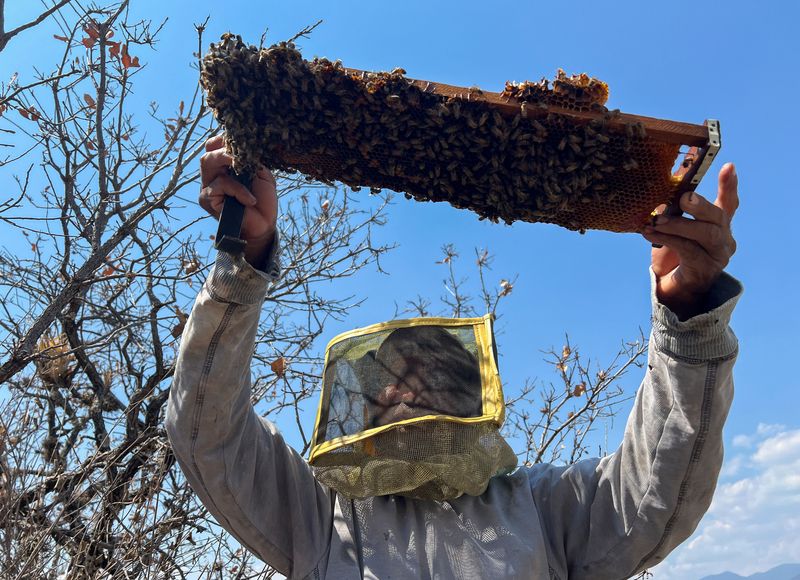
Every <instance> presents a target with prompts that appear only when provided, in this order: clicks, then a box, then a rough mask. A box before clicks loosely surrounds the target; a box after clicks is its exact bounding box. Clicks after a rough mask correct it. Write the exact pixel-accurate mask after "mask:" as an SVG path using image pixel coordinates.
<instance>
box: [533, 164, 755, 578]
mask: <svg viewBox="0 0 800 580" xmlns="http://www.w3.org/2000/svg"><path fill="white" fill-rule="evenodd" d="M737 186H738V180H737V177H736V173H735V169H734V167H733V165H731V164H728V165H726V166H724V167H723V168H722V171H721V172H720V176H719V190H718V196H717V199H716V201H715V202H714V203H713V204H712V203H710V202H708V201H707V200H705V199H704V198H702V197H701V196H699V195H698V194H696V193H687V194H685V195H684V196H683V197H682V198H681V200H680V204H681V209H683V211H685V212H686V213H687V214H689V215H690V216H691V217H692V218H693V219H690V218H687V217H676V216H671V217H667V216H663V217H661V218H659V219H657V220H656V224H655V225H654V226H652V227H648V228H646V229H645V231H644V232H643V235H644V237H645V238H646V239H647V240H648V241H650V242H653V243H656V244H660V245H662V246H663V247H661V248H656V249H653V251H652V267H651V280H652V284H653V291H652V298H653V330H652V335H651V338H650V346H649V352H648V365H647V371H646V375H645V378H644V381H643V383H642V386H641V387H640V389H639V391H638V393H637V396H636V402H635V404H634V408H633V410H632V412H631V415H630V417H629V418H628V422H627V425H626V429H625V436H624V439H623V442H622V445H621V446H620V447H619V449H618V450H617V451H616V452H614V453H613V454H611V455H610V456H608V457H604V458H602V459H594V460H586V461H582V462H579V463H577V464H575V465H573V466H568V467H553V466H546V465H541V466H534V467H533V468H530V471H529V481H530V484H531V491H532V493H533V494H534V497H535V500H536V504H537V507H538V509H539V513H540V517H541V518H542V524H543V526H544V527H545V529H546V530H547V537H548V552H549V554H548V555H549V558H550V561H551V567H553V569H554V571H555V573H556V575H557V577H560V578H562V579H563V578H567V577H568V578H570V579H579V578H585V579H593V580H606V579H607V580H611V579H623V578H629V577H630V576H632V575H634V574H635V573H636V572H638V571H641V570H642V569H644V568H647V567H650V566H653V565H655V564H657V563H658V562H660V561H661V560H663V559H664V558H665V557H666V555H667V554H668V553H669V552H670V551H671V550H672V549H674V548H675V547H676V546H677V545H678V544H679V543H680V542H682V541H683V540H685V539H686V538H688V537H689V535H691V533H692V532H693V531H694V530H695V528H696V526H697V524H698V523H699V521H700V519H701V518H702V516H703V514H704V513H705V512H706V510H707V509H708V506H709V505H710V503H711V498H712V496H713V493H714V489H715V487H716V481H717V477H718V475H719V470H720V467H721V465H722V426H723V424H724V422H725V418H726V416H727V413H728V409H729V408H730V404H731V399H732V397H733V378H732V369H733V363H734V360H735V358H736V355H737V350H738V347H737V341H736V338H735V336H734V335H733V332H732V331H731V329H730V327H729V326H728V322H729V320H730V316H731V313H732V311H733V308H734V306H735V304H736V301H737V300H738V298H739V295H740V294H741V291H742V289H741V285H740V284H739V282H737V281H736V280H735V279H733V278H731V277H730V276H729V275H727V274H726V273H724V272H723V269H724V268H725V267H726V266H727V264H728V261H729V260H730V258H731V256H732V255H733V253H734V252H735V249H736V243H735V241H734V239H733V236H732V234H731V228H730V223H731V219H732V217H733V214H734V212H735V211H736V209H737V207H738V205H739V200H738V192H737Z"/></svg>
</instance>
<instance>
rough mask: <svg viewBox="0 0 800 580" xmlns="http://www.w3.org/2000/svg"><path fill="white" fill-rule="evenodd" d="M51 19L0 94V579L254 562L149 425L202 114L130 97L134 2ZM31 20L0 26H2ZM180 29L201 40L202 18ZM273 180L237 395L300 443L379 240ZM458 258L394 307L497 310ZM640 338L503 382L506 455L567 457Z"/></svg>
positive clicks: (600, 412)
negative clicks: (261, 309)
mask: <svg viewBox="0 0 800 580" xmlns="http://www.w3.org/2000/svg"><path fill="white" fill-rule="evenodd" d="M67 4H69V8H70V11H69V12H68V13H67V12H65V11H63V10H62V11H59V8H63V7H65V6H66V5H67ZM2 7H3V5H2V2H0V14H1V13H2ZM51 16H52V17H58V20H57V21H58V23H59V26H60V27H61V32H62V34H59V35H56V38H54V39H53V41H54V43H55V44H56V45H57V46H59V47H60V48H61V49H62V50H61V54H60V56H59V58H58V60H57V62H58V65H57V66H56V67H55V69H54V70H53V71H51V73H48V74H46V75H41V77H40V78H39V79H37V80H36V81H35V82H31V83H28V84H27V85H24V86H18V87H17V86H15V87H12V88H11V89H10V90H9V87H5V89H4V92H3V93H2V96H0V112H2V117H0V131H4V132H6V134H8V135H13V147H11V148H10V149H11V152H10V153H9V155H8V156H7V157H6V158H5V159H2V160H0V168H2V170H3V171H5V172H8V173H7V174H10V173H11V172H14V174H15V183H16V185H17V191H16V192H15V193H13V195H12V196H11V197H10V198H9V199H7V200H2V201H0V234H1V235H2V239H4V240H10V239H23V240H24V243H23V244H21V245H17V246H14V247H10V246H6V247H4V248H3V249H2V251H1V252H0V308H2V313H3V316H2V317H0V336H2V343H1V344H2V346H0V383H2V385H3V386H2V387H1V388H0V529H2V535H1V536H0V575H2V577H3V578H9V579H12V578H17V579H22V578H181V577H188V576H191V577H198V576H200V575H202V576H203V577H209V578H269V577H272V576H273V575H274V571H272V570H271V569H270V568H268V567H265V566H264V565H263V564H262V563H260V562H258V561H256V560H255V559H254V558H253V556H252V555H251V554H249V553H248V552H247V551H245V550H243V549H241V547H239V546H238V545H237V544H236V543H235V542H234V541H233V540H231V538H230V537H229V536H228V535H227V534H226V533H224V532H223V531H222V530H221V529H220V528H219V526H218V525H217V524H216V523H215V522H214V520H213V519H212V518H210V517H209V516H208V515H207V512H206V511H205V510H204V509H203V507H202V506H201V505H200V504H199V503H198V501H197V500H196V498H195V496H194V494H193V493H192V491H191V489H190V488H189V487H188V486H187V484H186V481H185V479H184V478H183V476H182V474H181V473H180V470H178V469H177V467H176V466H175V463H174V458H173V456H172V453H171V451H170V448H169V445H168V443H167V440H166V437H165V433H164V430H163V411H164V406H165V402H166V399H167V396H168V390H169V385H170V381H171V377H172V373H173V370H174V363H175V357H176V354H177V341H178V340H179V338H180V335H181V332H182V329H183V324H184V323H185V321H186V318H187V316H188V312H189V311H190V309H191V304H192V301H193V299H194V296H195V295H196V293H197V290H198V289H199V287H200V285H201V283H202V281H203V279H204V277H205V275H206V274H207V272H208V268H209V267H210V264H211V261H212V258H213V256H211V255H209V253H208V252H209V242H208V239H207V238H208V234H207V233H203V232H206V231H207V230H208V229H209V228H210V225H211V224H210V221H208V220H206V222H205V223H199V222H201V221H203V218H199V217H196V218H193V219H188V220H187V217H186V215H187V212H185V211H183V209H184V206H186V205H192V206H193V205H194V204H193V202H187V201H186V200H185V198H184V196H186V195H188V197H189V198H190V199H192V198H194V197H195V195H196V188H197V178H198V163H197V161H198V157H199V156H200V155H201V154H202V152H203V150H204V143H205V141H206V139H207V138H208V137H209V136H210V135H212V134H213V133H214V132H216V131H217V130H218V129H217V127H216V126H215V123H214V121H213V119H212V118H211V115H210V114H209V111H208V109H207V108H206V106H205V103H204V101H203V96H202V94H201V93H199V92H198V91H197V89H194V92H192V90H189V91H187V95H186V97H185V98H184V99H183V100H181V101H179V102H177V103H171V104H170V105H168V106H161V105H156V104H153V105H152V106H151V107H150V109H149V110H148V111H142V110H137V108H136V106H135V105H133V104H132V103H133V101H132V100H131V94H132V88H133V86H134V84H135V83H136V81H137V77H138V76H139V75H140V74H141V71H142V70H143V69H144V68H145V66H146V63H145V57H146V55H147V54H148V51H149V50H150V48H151V47H153V46H154V45H155V43H156V42H157V39H158V34H159V32H160V30H161V27H162V26H163V23H162V24H154V23H152V22H150V21H146V20H145V21H137V20H135V19H134V18H133V17H132V16H131V14H130V9H129V6H128V2H127V0H123V1H118V2H108V3H106V4H105V6H101V7H98V6H97V5H95V4H92V5H89V4H85V3H84V2H82V1H81V0H72V1H71V2H57V3H54V4H52V6H50V8H47V9H46V10H44V11H43V12H42V19H44V18H47V17H51ZM41 21H42V20H38V22H41ZM35 24H36V23H35V22H34V23H33V24H31V25H30V26H33V25H35ZM28 27H29V26H24V27H17V28H15V29H14V30H12V31H10V32H9V33H5V32H3V31H4V29H3V28H2V26H0V33H2V34H4V35H5V36H3V38H4V42H5V43H7V42H8V40H9V39H10V38H13V37H14V35H15V34H18V33H19V32H21V31H22V30H25V29H26V28H28ZM196 29H197V33H198V54H200V53H202V52H203V38H202V35H203V30H204V24H198V25H196ZM2 46H5V44H3V45H2ZM2 46H0V50H2ZM76 51H80V54H81V56H82V58H80V59H77V60H76ZM154 128H157V131H155V130H154ZM148 134H149V135H153V134H156V135H157V137H156V138H152V137H148V136H147V135H148ZM279 189H280V191H279V195H280V197H281V208H282V217H281V221H280V223H279V226H280V229H281V232H282V243H283V246H284V254H283V262H284V263H283V266H284V273H283V276H282V278H281V281H280V282H279V283H278V284H277V285H276V286H275V287H274V288H273V289H272V290H271V292H270V294H269V296H268V298H267V301H268V303H269V304H268V306H269V308H267V309H266V314H265V317H264V319H263V320H262V321H261V323H260V327H259V341H258V345H259V346H258V349H257V352H256V354H255V356H254V359H253V374H254V382H253V385H254V386H253V402H254V403H255V404H256V408H257V410H258V411H259V412H260V413H261V414H262V415H264V416H267V417H269V418H270V419H271V420H273V421H275V422H276V423H278V424H279V425H280V426H281V427H282V428H283V429H292V430H295V431H296V432H297V433H298V437H299V440H300V442H301V445H300V449H299V451H300V452H301V453H305V452H306V451H307V448H308V446H309V439H310V437H309V434H308V432H307V431H306V429H307V427H308V426H309V425H307V424H305V423H304V422H303V421H301V417H302V415H303V411H304V409H305V408H306V406H307V403H309V399H310V398H311V397H312V396H313V395H314V394H315V393H316V391H317V388H318V385H319V379H320V373H321V363H322V361H321V357H320V348H319V345H317V344H316V342H315V341H316V339H317V338H318V337H319V336H320V334H321V333H322V332H323V330H324V329H325V327H326V324H328V323H329V322H330V321H331V320H337V321H338V320H341V319H343V318H345V317H346V316H347V314H348V312H350V310H351V309H352V308H353V307H355V306H357V305H358V304H359V302H360V300H361V299H362V297H359V296H351V297H346V298H341V297H340V298H332V297H331V296H330V295H329V292H328V287H329V283H330V282H331V281H333V280H337V279H341V278H344V277H348V276H352V275H354V274H356V273H358V272H359V271H361V270H363V269H364V268H368V267H372V268H377V269H378V270H380V258H381V256H382V255H383V254H384V253H385V252H386V251H388V250H389V247H387V246H386V245H381V244H376V243H375V242H374V241H373V230H374V228H376V227H380V226H381V225H383V223H384V220H385V215H386V211H385V209H386V208H385V203H386V201H387V198H381V197H377V198H372V199H371V200H369V201H366V200H363V199H362V200H357V199H355V198H353V197H352V196H351V194H350V193H349V192H348V191H345V190H343V189H335V188H331V187H326V186H320V185H313V184H308V183H306V182H304V181H303V180H302V179H300V178H296V177H292V176H279ZM193 215H195V216H196V215H197V213H195V214H193ZM457 258H458V254H457V253H456V251H455V249H454V248H452V247H448V248H446V249H445V255H444V257H443V259H442V260H441V263H442V265H443V266H445V267H446V269H447V274H446V278H445V280H444V288H445V294H444V296H443V297H440V299H438V300H437V301H434V300H433V299H432V298H428V297H423V296H420V297H417V298H416V299H415V300H413V301H410V302H409V303H408V305H407V308H405V309H404V310H402V312H409V311H410V312H415V313H417V314H420V315H426V314H430V313H432V311H433V310H434V307H433V306H432V304H434V303H437V304H438V303H441V309H443V310H444V311H446V312H448V313H449V314H451V315H454V316H470V315H475V314H482V313H484V312H492V313H498V312H499V308H500V306H501V304H502V300H503V298H505V297H506V296H508V295H509V294H510V293H511V292H512V291H513V288H514V284H515V283H516V280H515V279H514V278H510V277H509V278H506V279H501V280H499V281H498V282H497V286H492V283H491V282H490V278H491V276H492V275H491V272H490V270H491V262H492V258H491V255H490V254H489V253H488V252H487V251H484V250H479V251H477V252H476V262H475V264H476V270H475V275H474V276H473V277H472V278H470V277H468V276H463V277H462V276H461V275H460V274H459V273H458V270H457V268H456V259H457ZM469 288H474V291H472V292H470V291H468V289H469ZM398 312H399V313H400V312H401V311H400V310H398ZM498 316H499V313H498ZM643 352H644V346H643V342H636V343H632V344H630V345H625V347H624V348H623V350H622V351H621V353H620V355H619V357H618V358H617V359H615V360H614V361H612V363H611V364H610V365H606V366H605V367H603V370H600V369H594V367H592V365H591V364H589V362H588V361H587V362H584V361H583V359H582V358H581V357H579V355H578V349H577V348H575V347H572V346H570V345H569V341H568V340H567V345H566V346H565V347H564V349H563V350H562V351H560V352H558V351H553V352H551V353H550V354H549V355H548V356H550V357H551V358H550V362H551V363H552V364H553V366H554V369H555V371H556V373H557V380H556V381H555V382H554V383H553V384H550V385H549V386H547V387H539V386H538V382H535V381H531V382H528V383H526V384H525V385H523V386H522V387H520V388H513V387H507V393H508V394H509V404H508V408H509V413H508V418H509V421H508V430H509V436H510V437H511V438H512V440H513V441H515V442H517V443H518V451H519V454H520V456H521V458H522V460H523V461H524V462H537V461H544V460H558V461H575V460H577V459H579V458H580V457H581V456H583V455H584V454H585V453H586V441H588V439H587V434H588V433H589V432H590V431H591V430H592V428H593V425H595V423H596V422H598V421H599V422H602V421H604V420H606V419H608V418H609V417H611V416H613V414H614V412H615V409H616V405H618V403H619V402H621V401H622V400H623V399H624V397H625V395H624V393H623V392H622V391H621V390H620V389H618V388H617V386H616V385H617V381H618V379H619V378H620V377H621V375H622V373H624V372H625V370H627V369H628V368H630V366H632V365H635V364H638V361H639V357H640V356H641V354H642V353H643ZM539 397H541V399H539ZM535 409H539V411H538V412H537V411H534V410H535Z"/></svg>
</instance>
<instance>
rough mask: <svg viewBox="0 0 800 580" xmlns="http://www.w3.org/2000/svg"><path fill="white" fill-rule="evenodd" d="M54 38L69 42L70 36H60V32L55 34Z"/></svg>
mask: <svg viewBox="0 0 800 580" xmlns="http://www.w3.org/2000/svg"><path fill="white" fill-rule="evenodd" d="M53 38H55V39H56V40H60V41H61V42H69V38H67V37H66V36H59V35H58V34H54V35H53Z"/></svg>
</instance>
